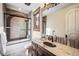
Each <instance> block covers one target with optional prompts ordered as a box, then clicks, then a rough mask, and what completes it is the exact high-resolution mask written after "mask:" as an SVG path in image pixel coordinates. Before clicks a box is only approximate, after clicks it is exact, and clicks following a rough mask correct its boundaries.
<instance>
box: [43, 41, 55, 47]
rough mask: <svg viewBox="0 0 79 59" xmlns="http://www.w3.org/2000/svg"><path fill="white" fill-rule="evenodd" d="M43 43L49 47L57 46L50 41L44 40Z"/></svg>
mask: <svg viewBox="0 0 79 59" xmlns="http://www.w3.org/2000/svg"><path fill="white" fill-rule="evenodd" d="M43 44H45V45H47V46H49V47H56V45H54V44H52V43H50V42H43Z"/></svg>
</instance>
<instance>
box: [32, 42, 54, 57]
mask: <svg viewBox="0 0 79 59" xmlns="http://www.w3.org/2000/svg"><path fill="white" fill-rule="evenodd" d="M32 45H33V49H34V50H35V53H36V56H55V55H54V54H52V53H51V52H49V51H47V50H46V49H44V48H43V47H41V46H40V45H38V44H36V43H34V42H32Z"/></svg>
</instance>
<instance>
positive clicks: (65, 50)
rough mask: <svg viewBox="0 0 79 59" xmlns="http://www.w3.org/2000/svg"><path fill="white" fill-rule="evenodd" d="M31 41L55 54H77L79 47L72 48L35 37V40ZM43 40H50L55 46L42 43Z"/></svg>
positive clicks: (45, 40)
mask: <svg viewBox="0 0 79 59" xmlns="http://www.w3.org/2000/svg"><path fill="white" fill-rule="evenodd" d="M33 42H34V43H36V44H38V45H40V46H41V47H43V48H45V49H46V50H48V51H49V52H51V53H53V54H55V55H57V56H79V49H76V48H72V47H69V46H66V45H63V44H60V43H57V42H51V41H49V40H47V39H37V40H33ZM43 42H50V43H52V44H55V45H56V47H49V46H46V45H44V44H43Z"/></svg>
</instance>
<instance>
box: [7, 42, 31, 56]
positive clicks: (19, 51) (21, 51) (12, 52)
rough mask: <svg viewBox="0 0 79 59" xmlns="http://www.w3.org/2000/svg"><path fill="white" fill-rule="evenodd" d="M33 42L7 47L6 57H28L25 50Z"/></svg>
mask: <svg viewBox="0 0 79 59" xmlns="http://www.w3.org/2000/svg"><path fill="white" fill-rule="evenodd" d="M30 43H31V41H26V42H20V43H18V44H12V45H8V46H7V53H6V56H26V53H25V49H26V48H27V47H28V45H30Z"/></svg>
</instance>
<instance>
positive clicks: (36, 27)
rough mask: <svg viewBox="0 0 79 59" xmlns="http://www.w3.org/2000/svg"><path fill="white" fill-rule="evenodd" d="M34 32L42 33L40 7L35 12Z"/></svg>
mask: <svg viewBox="0 0 79 59" xmlns="http://www.w3.org/2000/svg"><path fill="white" fill-rule="evenodd" d="M33 16H34V22H33V30H34V31H40V7H39V8H37V9H36V10H35V11H34V15H33Z"/></svg>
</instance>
